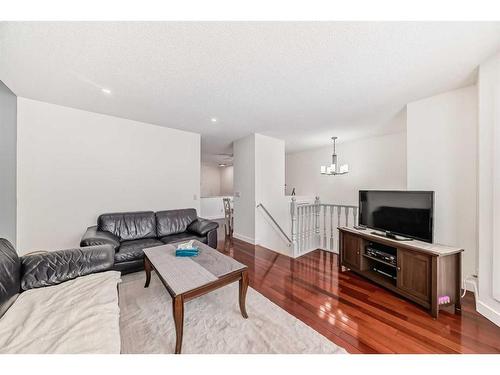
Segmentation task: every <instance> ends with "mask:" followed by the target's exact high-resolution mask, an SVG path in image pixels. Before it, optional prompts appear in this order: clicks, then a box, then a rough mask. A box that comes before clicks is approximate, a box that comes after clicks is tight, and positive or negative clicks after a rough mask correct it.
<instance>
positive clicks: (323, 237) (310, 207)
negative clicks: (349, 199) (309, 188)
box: [290, 197, 358, 257]
mask: <svg viewBox="0 0 500 375" xmlns="http://www.w3.org/2000/svg"><path fill="white" fill-rule="evenodd" d="M290 215H291V232H292V233H291V237H292V238H291V243H292V248H293V256H294V257H297V256H300V255H302V254H305V253H307V252H309V251H312V250H316V249H323V250H328V251H333V252H338V231H337V227H339V226H354V225H356V224H357V220H358V207H357V206H352V205H345V204H330V203H321V202H320V199H319V197H316V198H315V200H314V203H307V204H298V203H297V201H296V198H295V197H292V201H291V203H290Z"/></svg>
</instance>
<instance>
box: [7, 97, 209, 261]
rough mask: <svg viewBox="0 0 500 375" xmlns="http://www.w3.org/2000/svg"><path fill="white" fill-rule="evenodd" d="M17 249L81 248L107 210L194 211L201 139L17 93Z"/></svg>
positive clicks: (193, 135) (197, 200) (198, 185)
mask: <svg viewBox="0 0 500 375" xmlns="http://www.w3.org/2000/svg"><path fill="white" fill-rule="evenodd" d="M17 157H18V169H17V173H18V180H17V183H18V223H17V224H18V227H17V234H18V248H19V250H20V253H25V252H29V251H33V250H37V249H48V250H53V249H57V248H66V247H72V246H78V244H79V241H80V237H81V235H82V234H83V233H84V231H85V229H86V227H87V226H90V225H95V223H96V219H97V216H98V215H99V214H101V213H104V212H113V211H134V210H163V209H173V208H185V207H194V208H196V209H198V210H199V199H198V198H199V195H200V136H199V135H198V134H195V133H189V132H184V131H179V130H174V129H169V128H164V127H160V126H154V125H151V124H145V123H140V122H136V121H131V120H126V119H122V118H117V117H112V116H105V115H101V114H97V113H92V112H86V111H82V110H77V109H72V108H67V107H62V106H57V105H53V104H48V103H43V102H38V101H33V100H29V99H25V98H18V149H17Z"/></svg>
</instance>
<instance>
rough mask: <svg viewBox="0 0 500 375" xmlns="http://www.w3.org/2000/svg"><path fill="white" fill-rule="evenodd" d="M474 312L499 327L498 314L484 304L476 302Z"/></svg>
mask: <svg viewBox="0 0 500 375" xmlns="http://www.w3.org/2000/svg"><path fill="white" fill-rule="evenodd" d="M476 310H477V312H478V313H479V314H481V315H483V316H484V317H485V318H486V319H488V320H491V321H492V322H493V323H495V324H496V325H497V326H500V312H499V311H496V310H494V309H492V308H491V307H489V306H488V305H486V304H485V303H484V302H481V301H477V302H476Z"/></svg>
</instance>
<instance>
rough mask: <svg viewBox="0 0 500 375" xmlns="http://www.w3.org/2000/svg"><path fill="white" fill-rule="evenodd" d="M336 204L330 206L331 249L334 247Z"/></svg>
mask: <svg viewBox="0 0 500 375" xmlns="http://www.w3.org/2000/svg"><path fill="white" fill-rule="evenodd" d="M334 208H335V206H330V249H333V209H334Z"/></svg>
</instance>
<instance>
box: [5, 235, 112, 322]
mask: <svg viewBox="0 0 500 375" xmlns="http://www.w3.org/2000/svg"><path fill="white" fill-rule="evenodd" d="M113 264H114V257H113V248H112V247H111V246H109V245H101V246H92V247H88V248H85V249H81V248H77V249H68V250H58V251H50V252H39V253H36V254H32V255H29V254H28V255H26V256H23V257H19V256H18V255H17V252H16V250H15V249H14V247H13V246H12V244H11V243H10V242H9V241H8V240H6V239H5V238H0V316H1V315H2V314H1V313H2V312H4V311H5V310H6V309H7V308H8V307H10V305H11V304H12V303H13V302H14V300H15V298H16V296H17V294H19V293H21V292H23V291H26V290H29V289H33V288H41V287H45V286H51V285H56V284H60V283H62V282H64V281H68V280H72V279H75V278H77V277H79V276H85V275H89V274H91V273H96V272H103V271H108V270H111V269H112V267H113Z"/></svg>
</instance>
